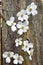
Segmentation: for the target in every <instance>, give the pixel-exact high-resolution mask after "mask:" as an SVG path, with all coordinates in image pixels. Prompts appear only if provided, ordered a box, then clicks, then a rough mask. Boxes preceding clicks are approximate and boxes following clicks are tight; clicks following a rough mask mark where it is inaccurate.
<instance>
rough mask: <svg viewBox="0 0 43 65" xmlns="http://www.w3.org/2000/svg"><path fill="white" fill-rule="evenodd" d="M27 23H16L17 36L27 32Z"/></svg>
mask: <svg viewBox="0 0 43 65" xmlns="http://www.w3.org/2000/svg"><path fill="white" fill-rule="evenodd" d="M28 25H29V22H28V21H24V22H18V24H17V28H18V29H19V30H18V32H17V33H18V34H19V35H22V34H23V33H24V32H27V30H29V26H28Z"/></svg>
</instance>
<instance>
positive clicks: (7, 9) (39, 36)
mask: <svg viewBox="0 0 43 65" xmlns="http://www.w3.org/2000/svg"><path fill="white" fill-rule="evenodd" d="M33 1H34V2H35V3H36V4H37V6H38V14H37V15H36V16H34V17H33V19H32V20H30V30H29V31H28V32H27V34H25V35H24V37H26V36H27V38H28V39H29V40H30V41H31V42H33V43H34V54H33V60H32V61H30V60H29V59H28V58H27V56H26V54H25V55H24V52H23V51H21V50H20V49H19V48H16V47H15V43H14V40H15V38H16V37H17V34H16V32H15V33H14V32H12V31H11V30H10V28H8V29H7V27H6V25H5V21H6V20H8V19H9V18H10V16H12V15H13V16H14V17H16V13H17V12H18V11H19V10H21V9H23V8H25V7H26V6H27V5H28V4H29V3H31V2H33ZM1 18H2V20H1ZM0 21H2V27H1V25H0V45H1V47H0V48H1V55H2V53H3V52H4V51H9V50H11V51H13V52H17V53H19V54H21V55H23V57H24V58H25V61H24V63H23V64H22V65H43V0H2V14H1V16H0ZM0 24H1V23H0ZM0 63H1V65H13V63H12V62H11V63H10V64H6V63H5V61H4V59H2V58H1V62H0Z"/></svg>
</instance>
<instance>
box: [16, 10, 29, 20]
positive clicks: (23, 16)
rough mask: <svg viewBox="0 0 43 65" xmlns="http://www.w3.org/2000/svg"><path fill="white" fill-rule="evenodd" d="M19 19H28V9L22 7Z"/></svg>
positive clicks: (18, 14) (18, 15)
mask: <svg viewBox="0 0 43 65" xmlns="http://www.w3.org/2000/svg"><path fill="white" fill-rule="evenodd" d="M17 17H18V20H21V21H23V20H28V18H29V16H28V15H26V11H25V10H24V9H22V10H21V11H20V12H18V13H17Z"/></svg>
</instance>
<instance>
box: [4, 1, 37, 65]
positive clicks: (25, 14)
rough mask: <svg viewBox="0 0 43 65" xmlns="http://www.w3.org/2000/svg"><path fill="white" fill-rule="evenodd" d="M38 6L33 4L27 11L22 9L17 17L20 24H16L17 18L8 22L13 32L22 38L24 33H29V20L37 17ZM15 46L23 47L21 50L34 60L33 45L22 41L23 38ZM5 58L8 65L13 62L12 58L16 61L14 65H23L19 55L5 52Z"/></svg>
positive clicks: (11, 18)
mask: <svg viewBox="0 0 43 65" xmlns="http://www.w3.org/2000/svg"><path fill="white" fill-rule="evenodd" d="M37 13H38V12H37V5H35V3H34V2H32V3H31V4H30V5H28V6H27V8H26V9H22V10H21V11H19V12H18V13H17V14H16V16H17V18H18V22H17V23H15V21H16V20H15V17H13V16H11V17H10V20H8V21H6V24H7V25H8V26H9V27H10V28H11V30H12V31H13V32H15V31H17V34H19V36H21V35H22V34H23V33H25V32H27V31H28V30H29V18H30V15H32V16H35V15H36V14H37ZM15 46H16V47H19V46H21V49H22V50H23V51H24V52H27V53H28V55H29V59H30V60H32V55H33V51H34V49H33V43H31V42H29V41H28V40H24V41H23V40H22V38H21V37H20V38H18V37H17V39H16V40H15ZM3 58H6V63H10V62H11V58H13V59H14V61H13V63H14V64H18V63H19V64H22V63H23V61H24V59H23V57H22V56H21V55H19V54H14V52H10V51H9V52H4V53H3Z"/></svg>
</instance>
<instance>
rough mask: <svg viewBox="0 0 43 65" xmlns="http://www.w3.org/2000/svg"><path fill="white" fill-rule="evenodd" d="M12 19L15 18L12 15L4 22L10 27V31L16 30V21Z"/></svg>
mask: <svg viewBox="0 0 43 65" xmlns="http://www.w3.org/2000/svg"><path fill="white" fill-rule="evenodd" d="M14 20H15V18H14V17H10V20H8V21H6V24H7V25H8V26H10V27H11V30H12V31H16V30H17V28H16V23H15V22H14Z"/></svg>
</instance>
